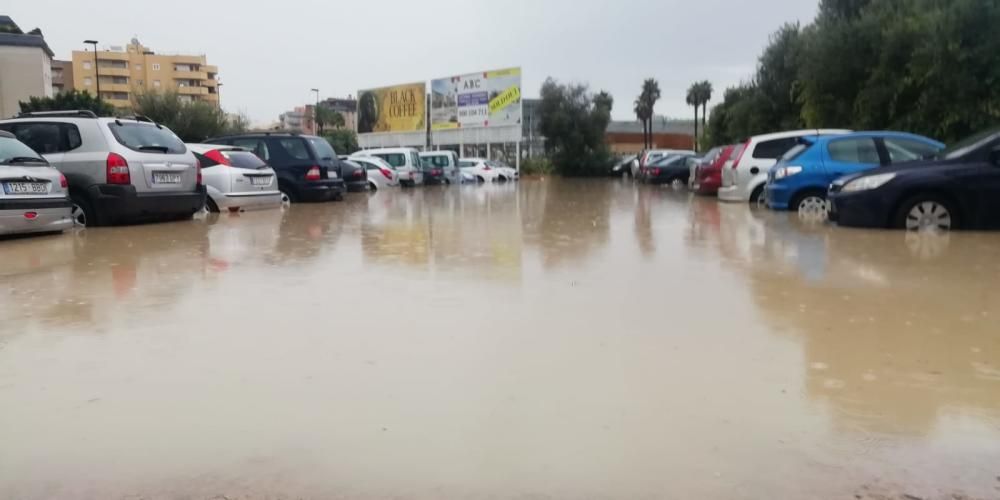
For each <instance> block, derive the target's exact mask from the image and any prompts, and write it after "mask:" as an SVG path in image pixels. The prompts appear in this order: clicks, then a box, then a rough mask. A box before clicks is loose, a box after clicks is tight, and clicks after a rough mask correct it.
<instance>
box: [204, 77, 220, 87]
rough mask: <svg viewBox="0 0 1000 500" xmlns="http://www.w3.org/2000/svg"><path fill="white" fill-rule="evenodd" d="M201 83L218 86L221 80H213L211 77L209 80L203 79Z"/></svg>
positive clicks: (207, 85) (205, 85)
mask: <svg viewBox="0 0 1000 500" xmlns="http://www.w3.org/2000/svg"><path fill="white" fill-rule="evenodd" d="M201 85H202V87H212V88H217V87H218V86H219V82H218V81H216V80H211V79H209V80H203V81H202V82H201Z"/></svg>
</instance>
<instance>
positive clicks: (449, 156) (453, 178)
mask: <svg viewBox="0 0 1000 500" xmlns="http://www.w3.org/2000/svg"><path fill="white" fill-rule="evenodd" d="M420 163H421V166H422V167H423V169H424V183H426V184H461V183H462V171H461V170H460V169H459V167H458V153H456V152H454V151H427V152H425V153H420Z"/></svg>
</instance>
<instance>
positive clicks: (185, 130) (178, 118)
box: [132, 92, 230, 142]
mask: <svg viewBox="0 0 1000 500" xmlns="http://www.w3.org/2000/svg"><path fill="white" fill-rule="evenodd" d="M132 107H133V109H134V110H135V112H136V114H139V115H142V116H145V117H147V118H149V119H150V120H153V121H154V122H156V123H159V124H162V125H164V126H166V127H167V128H169V129H170V130H172V131H173V132H174V133H175V134H177V136H178V137H180V138H181V140H183V141H185V142H201V141H204V140H205V139H207V138H209V137H215V136H219V135H223V134H224V133H226V131H227V127H228V126H229V123H230V122H229V119H228V117H227V116H226V114H225V113H224V112H223V111H222V110H221V109H219V108H217V107H215V106H212V105H211V104H208V103H206V102H202V101H187V100H184V99H182V98H181V97H180V96H179V95H178V94H177V93H175V92H165V93H159V92H148V93H143V94H139V95H137V96H136V97H135V99H134V102H133V103H132Z"/></svg>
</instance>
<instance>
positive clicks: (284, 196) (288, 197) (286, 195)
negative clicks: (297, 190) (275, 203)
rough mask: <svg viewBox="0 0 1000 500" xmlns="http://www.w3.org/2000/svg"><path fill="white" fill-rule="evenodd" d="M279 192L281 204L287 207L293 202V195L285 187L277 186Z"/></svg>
mask: <svg viewBox="0 0 1000 500" xmlns="http://www.w3.org/2000/svg"><path fill="white" fill-rule="evenodd" d="M279 190H280V192H281V206H282V207H287V206H289V205H291V204H292V203H295V195H294V194H292V192H291V191H289V190H287V189H285V188H279Z"/></svg>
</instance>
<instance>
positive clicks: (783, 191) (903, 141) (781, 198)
mask: <svg viewBox="0 0 1000 500" xmlns="http://www.w3.org/2000/svg"><path fill="white" fill-rule="evenodd" d="M942 149H944V144H942V143H940V142H938V141H935V140H933V139H928V138H927V137H923V136H920V135H915V134H908V133H904V132H855V133H852V134H844V135H834V136H818V137H803V138H801V139H800V141H799V144H797V145H796V146H795V147H793V148H792V149H790V150H789V151H788V152H787V153H785V156H783V157H782V158H781V161H779V162H778V163H777V164H776V165H775V166H774V167H773V168H771V170H770V172H769V173H768V178H767V188H766V189H765V196H766V198H767V205H768V207H770V208H771V209H773V210H791V211H795V212H798V213H799V214H801V215H825V213H826V210H827V203H826V193H827V190H828V189H829V187H830V183H832V182H833V181H834V180H836V179H837V178H839V177H844V176H845V175H851V174H856V173H860V172H863V171H866V170H871V169H873V168H876V167H878V166H885V165H892V164H897V163H903V162H908V161H914V160H920V159H924V158H928V157H933V156H934V155H935V154H937V153H938V152H939V151H941V150H942Z"/></svg>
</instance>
